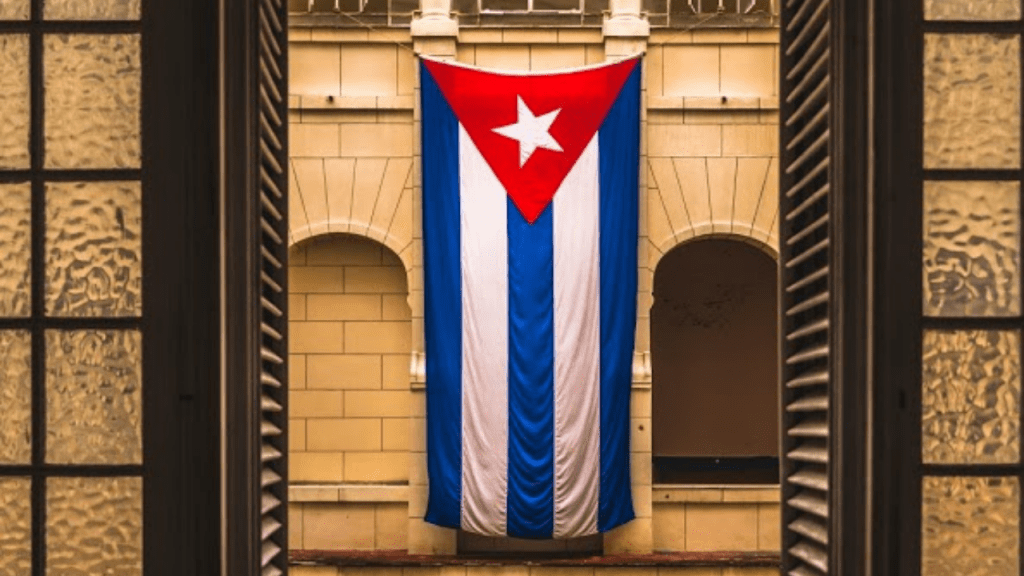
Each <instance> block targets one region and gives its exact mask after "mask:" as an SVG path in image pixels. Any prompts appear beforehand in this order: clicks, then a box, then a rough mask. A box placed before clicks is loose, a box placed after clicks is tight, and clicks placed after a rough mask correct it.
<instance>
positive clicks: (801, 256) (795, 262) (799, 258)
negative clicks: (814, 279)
mask: <svg viewBox="0 0 1024 576" xmlns="http://www.w3.org/2000/svg"><path fill="white" fill-rule="evenodd" d="M826 248H828V238H825V239H824V240H822V241H821V242H818V243H817V244H815V245H814V246H811V247H810V248H808V249H807V250H805V251H803V252H800V253H798V254H795V255H794V256H793V258H792V259H791V260H790V261H788V262H786V268H795V267H797V266H799V265H801V264H803V263H804V262H806V261H807V260H808V259H810V258H813V257H814V256H816V255H817V254H818V252H821V251H822V250H824V249H826Z"/></svg>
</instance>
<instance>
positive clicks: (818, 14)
mask: <svg viewBox="0 0 1024 576" xmlns="http://www.w3.org/2000/svg"><path fill="white" fill-rule="evenodd" d="M827 10H828V2H827V1H825V2H822V3H820V4H819V5H818V8H817V9H816V10H815V11H814V12H813V13H812V14H811V17H810V18H808V19H807V23H806V24H804V27H803V30H801V31H800V32H798V33H797V34H796V37H795V38H793V41H792V42H790V43H789V45H788V46H786V56H792V55H793V54H796V52H797V50H800V48H801V47H802V46H803V45H804V44H806V43H807V42H808V41H809V40H810V38H811V34H812V33H813V32H814V31H815V30H816V29H820V28H821V24H822V21H823V20H825V15H826V14H827V13H828V12H827Z"/></svg>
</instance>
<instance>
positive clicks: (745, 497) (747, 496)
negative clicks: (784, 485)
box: [722, 485, 781, 504]
mask: <svg viewBox="0 0 1024 576" xmlns="http://www.w3.org/2000/svg"><path fill="white" fill-rule="evenodd" d="M722 501H723V502H758V503H762V504H763V503H766V502H780V501H781V494H780V492H779V487H778V486H777V485H776V486H770V487H769V486H765V487H764V488H758V487H755V486H743V487H740V486H735V487H733V486H730V487H727V488H724V489H723V490H722Z"/></svg>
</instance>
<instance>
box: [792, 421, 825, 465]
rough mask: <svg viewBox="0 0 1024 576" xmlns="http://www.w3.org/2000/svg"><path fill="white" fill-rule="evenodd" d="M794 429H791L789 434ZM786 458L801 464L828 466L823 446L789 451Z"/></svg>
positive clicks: (803, 447) (804, 447)
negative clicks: (812, 463) (809, 463)
mask: <svg viewBox="0 0 1024 576" xmlns="http://www.w3.org/2000/svg"><path fill="white" fill-rule="evenodd" d="M793 430H794V429H793V428H791V429H790V432H792V431H793ZM786 456H788V457H790V458H792V459H793V460H800V461H801V462H814V463H817V464H828V449H827V448H825V447H824V446H802V447H800V448H797V449H796V450H790V451H789V452H787V453H786Z"/></svg>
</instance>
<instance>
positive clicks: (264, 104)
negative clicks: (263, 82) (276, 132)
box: [260, 86, 282, 129]
mask: <svg viewBox="0 0 1024 576" xmlns="http://www.w3.org/2000/svg"><path fill="white" fill-rule="evenodd" d="M260 110H263V111H264V112H266V113H267V116H268V117H269V118H270V121H271V122H272V123H273V124H274V127H275V128H278V129H279V128H280V127H281V124H282V122H281V115H280V114H278V113H277V110H276V106H275V105H274V103H273V102H271V101H270V96H268V95H267V91H266V90H264V89H263V87H262V86H260Z"/></svg>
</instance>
